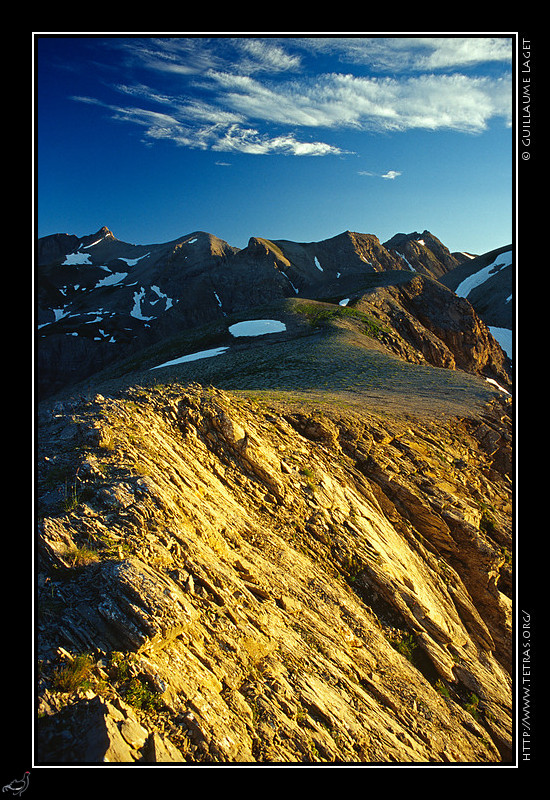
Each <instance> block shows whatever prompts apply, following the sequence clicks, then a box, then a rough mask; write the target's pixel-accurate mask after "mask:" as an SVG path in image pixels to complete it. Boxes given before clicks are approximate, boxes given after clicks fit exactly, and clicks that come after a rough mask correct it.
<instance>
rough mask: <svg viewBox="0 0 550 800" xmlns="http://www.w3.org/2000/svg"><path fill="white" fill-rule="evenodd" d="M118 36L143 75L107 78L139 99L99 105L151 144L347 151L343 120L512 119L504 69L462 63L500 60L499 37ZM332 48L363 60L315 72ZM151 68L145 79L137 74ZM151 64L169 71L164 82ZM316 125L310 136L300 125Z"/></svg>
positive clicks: (452, 125)
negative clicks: (340, 134) (355, 68)
mask: <svg viewBox="0 0 550 800" xmlns="http://www.w3.org/2000/svg"><path fill="white" fill-rule="evenodd" d="M113 46H117V47H120V48H121V51H122V52H123V54H124V58H125V67H126V70H127V71H130V74H131V70H132V69H133V68H136V67H139V68H140V69H139V74H140V76H141V77H142V80H141V81H139V82H138V81H136V82H135V83H131V82H130V81H129V80H126V81H125V82H124V83H122V82H121V83H118V84H113V87H114V88H116V89H117V90H118V92H119V93H121V94H123V95H125V96H126V97H127V98H131V99H132V101H133V102H134V103H135V105H129V104H125V105H122V104H117V103H115V104H108V103H105V102H103V103H102V105H103V106H104V107H105V108H108V109H109V110H110V112H111V113H112V115H113V118H114V119H116V120H118V121H125V122H128V123H134V124H136V125H139V126H141V127H142V128H143V139H144V141H145V142H146V143H148V144H151V143H152V142H154V141H158V140H161V139H163V140H171V141H173V142H175V143H176V144H178V145H182V146H186V147H190V148H201V149H212V150H215V151H226V152H229V151H231V152H243V153H249V154H269V153H287V154H292V155H297V156H298V155H316V156H317V155H342V154H343V152H344V151H343V150H342V149H341V147H339V146H337V145H336V144H334V143H332V142H331V136H332V135H333V132H334V131H337V130H341V129H348V130H356V131H357V130H358V131H360V130H363V131H370V132H374V133H376V132H386V133H387V132H404V131H407V130H411V129H423V130H431V131H437V130H453V131H461V132H465V133H474V134H475V133H482V132H483V131H484V130H486V129H487V127H488V125H489V123H490V121H491V120H493V119H494V118H503V119H505V120H507V121H508V124H510V121H511V109H512V90H511V80H510V75H509V74H505V75H501V76H500V77H495V76H492V75H490V74H484V75H479V74H477V72H476V73H475V74H474V73H472V72H468V69H467V68H469V67H472V66H473V65H476V64H481V63H486V62H491V63H494V62H500V63H501V64H504V65H506V63H507V62H508V61H509V59H510V58H511V46H510V42H509V40H507V39H505V38H499V37H496V38H487V37H484V38H483V37H482V38H476V37H448V38H445V37H433V38H430V37H427V38H426V37H425V38H415V37H395V38H391V37H390V38H384V37H371V38H369V37H355V38H354V37H351V38H350V37H332V38H316V37H307V38H305V39H304V38H289V39H277V38H273V39H271V38H270V39H259V38H255V37H236V38H231V37H227V38H221V39H211V38H208V37H190V38H185V37H174V38H170V37H166V38H164V37H163V38H160V39H154V38H152V39H140V38H137V39H133V38H130V39H126V40H122V41H119V40H117V41H116V43H115V45H113ZM329 52H330V53H331V54H336V55H337V56H338V58H339V59H340V63H343V62H344V61H345V62H347V64H348V65H351V64H362V65H368V67H369V69H368V71H367V73H366V74H365V68H364V67H363V68H362V69H361V71H360V72H359V73H358V74H353V73H352V71H351V70H349V69H348V70H347V71H346V72H338V71H335V70H334V69H333V71H331V72H320V73H315V72H311V70H310V64H311V56H312V54H315V55H317V56H321V55H323V54H326V53H329ZM313 61H314V66H316V67H317V66H320V65H322V64H324V63H325V62H324V61H316V60H315V59H314V60H313ZM333 67H334V62H333ZM459 67H460V68H462V67H464V68H465V69H464V70H463V71H461V72H458V71H456V69H457V68H459ZM449 69H452V70H455V71H452V72H450V73H449V72H446V70H449ZM144 70H145V73H144ZM390 71H391V74H389V73H390ZM147 73H148V74H149V75H150V76H151V81H150V82H148V83H144V81H143V75H144V74H147ZM136 74H137V73H136ZM155 75H156V76H157V77H159V78H160V77H161V76H164V77H165V78H166V80H163V82H162V83H161V84H160V86H159V85H158V84H157V83H156V82H155V80H154V77H155ZM149 83H150V85H149ZM80 99H82V98H80ZM155 109H156V110H155ZM159 109H161V110H159ZM313 128H315V129H316V133H315V136H314V137H310V136H309V135H299V134H298V131H300V130H301V131H308V130H311V129H313ZM311 139H315V140H314V141H311ZM387 177H388V179H391V178H392V177H395V175H393V176H390V175H389V174H388V176H387Z"/></svg>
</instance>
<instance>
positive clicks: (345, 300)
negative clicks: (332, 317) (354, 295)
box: [338, 297, 350, 306]
mask: <svg viewBox="0 0 550 800" xmlns="http://www.w3.org/2000/svg"><path fill="white" fill-rule="evenodd" d="M349 301H350V298H349V297H346V298H345V299H344V300H340V302H339V303H338V305H339V306H347V304H348V303H349Z"/></svg>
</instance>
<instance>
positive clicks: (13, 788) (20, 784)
mask: <svg viewBox="0 0 550 800" xmlns="http://www.w3.org/2000/svg"><path fill="white" fill-rule="evenodd" d="M30 774H31V773H30V772H29V771H28V770H27V772H25V774H24V775H23V777H22V778H21V780H15V781H12V782H11V783H6V785H5V786H2V791H3V792H11V793H12V794H13V796H14V797H19V795H21V794H23V792H24V791H25V789H26V788H27V786H28V785H29V778H30Z"/></svg>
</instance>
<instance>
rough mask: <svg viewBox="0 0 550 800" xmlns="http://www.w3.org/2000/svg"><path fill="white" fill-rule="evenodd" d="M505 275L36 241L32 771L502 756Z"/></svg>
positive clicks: (442, 264)
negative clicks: (35, 766) (43, 768)
mask: <svg viewBox="0 0 550 800" xmlns="http://www.w3.org/2000/svg"><path fill="white" fill-rule="evenodd" d="M513 270H514V262H513V250H512V247H511V246H503V247H502V248H499V249H497V250H494V251H491V252H488V253H482V254H478V255H476V254H473V253H468V252H452V253H451V252H450V251H449V249H448V248H446V247H445V246H444V245H443V244H442V243H441V242H440V241H439V240H438V239H437V238H436V237H435V236H434V235H432V234H431V233H430V232H429V231H427V230H424V231H422V232H413V233H409V234H396V235H395V236H393V237H392V238H391V239H390V240H388V241H386V242H385V243H381V242H380V241H379V239H378V238H377V237H376V236H374V235H372V234H363V233H354V232H351V231H345V232H344V233H341V234H339V235H338V236H334V237H332V238H328V239H325V240H322V241H319V242H301V243H300V242H293V241H288V240H280V239H279V240H269V239H266V238H260V237H252V238H250V240H249V242H248V244H247V246H246V247H245V248H241V249H240V248H237V247H233V246H231V245H230V244H228V243H227V242H225V241H223V240H221V239H219V238H217V237H216V236H214V235H212V234H209V233H205V232H201V231H195V232H193V233H190V234H187V235H185V236H182V237H180V238H178V239H176V240H174V241H171V242H166V243H160V244H151V245H135V244H128V243H126V242H123V241H120V240H119V239H117V238H116V237H115V236H114V235H113V234H112V233H111V231H109V230H108V229H107V228H101V229H100V230H99V231H97V233H94V234H91V235H88V236H84V237H78V236H74V235H70V234H65V233H60V234H54V235H51V236H46V237H43V238H41V239H39V240H38V242H37V246H36V268H35V288H36V292H35V298H36V322H37V333H36V340H35V342H36V346H35V354H36V362H35V375H36V395H37V399H38V402H37V406H36V423H37V426H36V444H37V450H36V466H35V480H36V484H35V486H36V493H35V509H36V522H37V532H36V537H35V540H34V541H35V553H34V555H35V570H36V572H35V589H36V595H35V596H36V602H35V612H36V615H35V641H36V650H35V655H36V664H35V675H36V700H37V702H36V711H37V719H35V720H33V725H27V726H26V728H27V729H29V730H30V729H32V730H33V735H34V737H35V740H34V747H35V749H34V754H35V760H34V763H36V764H38V765H44V764H45V765H48V766H55V765H67V764H68V765H75V764H84V765H87V764H88V765H89V764H92V765H102V764H106V763H114V762H117V763H125V764H128V765H140V764H158V763H161V762H164V763H173V764H183V765H190V766H192V765H195V764H198V765H204V764H217V765H220V764H221V765H224V764H234V763H236V764H250V765H259V764H262V765H270V764H288V763H293V764H298V765H300V764H321V763H322V764H329V765H330V764H336V765H340V764H344V763H352V764H359V763H360V764H364V763H367V764H380V763H383V764H403V763H419V764H422V765H430V764H435V765H436V766H446V765H452V764H455V763H466V764H475V765H483V764H502V763H511V762H513V760H514V729H513V728H514V714H513V685H512V677H513V674H514V664H513V658H514V646H513V635H512V634H513V617H514V614H513V611H514V609H513V597H514V571H513V569H514V558H515V552H514V546H515V539H514V532H513V511H512V509H513V504H512V499H513V498H512V494H513V493H512V473H513V450H512V434H513V420H512V393H513V371H512V361H511V357H512V349H511V337H512V330H513V322H514V316H513V308H514V305H513V302H512V294H513V279H514V278H513ZM31 561H32V559H31ZM10 592H11V590H10ZM11 599H12V600H13V598H11ZM8 694H10V693H8ZM11 697H12V700H13V702H14V703H17V704H18V707H17V708H14V713H13V715H11V714H9V712H8V716H9V717H10V718H11V717H12V716H13V717H15V716H16V715H17V716H18V718H21V708H20V693H17V692H13V693H11ZM23 716H24V715H23ZM12 740H13V745H14V746H15V747H17V748H18V753H17V756H18V757H19V754H20V751H21V747H22V743H21V740H20V739H19V738H18V737H12ZM8 756H9V753H7V754H6V757H7V758H8ZM8 760H10V763H11V759H10V758H8ZM142 774H143V775H144V777H145V776H146V775H147V773H140V779H141V775H142ZM148 774H151V773H148ZM95 775H98V772H97V771H96V772H95ZM110 775H111V773H110ZM155 779H156V781H157V783H158V775H155Z"/></svg>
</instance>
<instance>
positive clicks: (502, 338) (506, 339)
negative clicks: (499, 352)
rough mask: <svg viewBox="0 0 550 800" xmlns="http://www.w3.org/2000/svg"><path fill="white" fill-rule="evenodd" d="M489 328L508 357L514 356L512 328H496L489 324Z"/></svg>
mask: <svg viewBox="0 0 550 800" xmlns="http://www.w3.org/2000/svg"><path fill="white" fill-rule="evenodd" d="M489 330H490V332H491V335H492V336H493V338H494V339H496V340H497V342H498V343H499V345H500V346H501V347H502V349H503V350H504V352H505V353H506V355H507V356H508V358H512V353H513V348H512V331H511V330H510V328H495V327H492V326H491V325H489Z"/></svg>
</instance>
